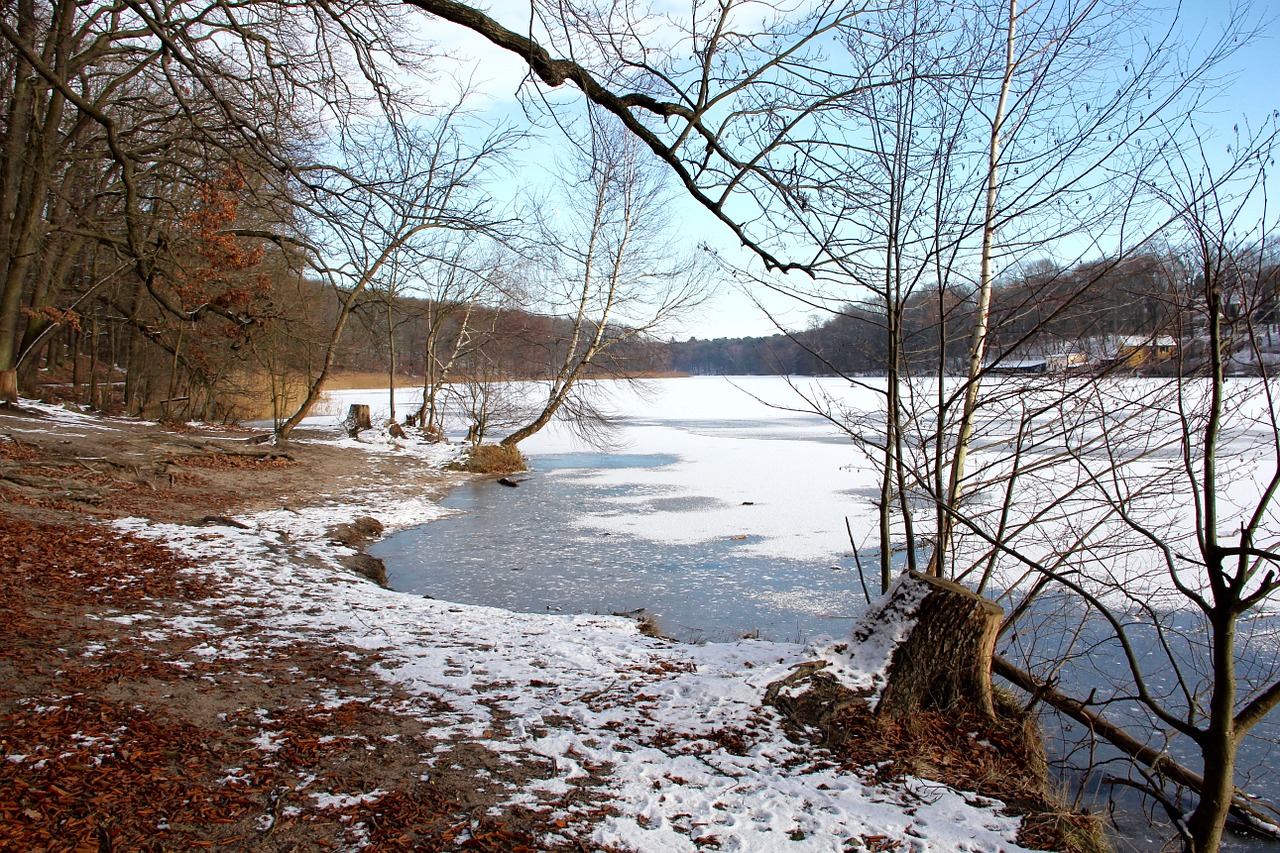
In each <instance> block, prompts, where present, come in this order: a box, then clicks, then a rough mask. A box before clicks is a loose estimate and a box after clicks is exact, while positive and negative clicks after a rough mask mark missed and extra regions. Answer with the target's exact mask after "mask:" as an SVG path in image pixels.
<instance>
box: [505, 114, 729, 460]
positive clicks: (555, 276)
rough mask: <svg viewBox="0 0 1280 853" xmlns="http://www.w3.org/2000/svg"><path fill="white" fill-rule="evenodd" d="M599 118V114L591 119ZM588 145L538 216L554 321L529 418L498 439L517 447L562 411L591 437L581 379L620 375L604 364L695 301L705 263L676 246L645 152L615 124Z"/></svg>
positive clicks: (600, 127)
mask: <svg viewBox="0 0 1280 853" xmlns="http://www.w3.org/2000/svg"><path fill="white" fill-rule="evenodd" d="M598 118H599V117H598ZM593 130H594V132H593V137H592V141H593V145H592V150H591V152H590V154H584V155H583V156H581V157H580V158H579V160H578V162H577V163H576V166H577V175H576V176H575V177H576V179H577V180H576V182H575V183H573V184H570V185H568V186H566V187H565V188H564V191H563V193H562V195H561V199H560V205H559V206H558V207H557V208H556V210H555V214H554V215H553V216H550V217H544V218H543V220H542V229H543V236H542V239H541V243H542V246H543V250H544V268H543V269H542V270H541V277H542V279H543V281H542V283H541V288H540V293H539V294H538V301H539V302H540V303H541V307H542V309H543V311H544V313H547V314H550V315H552V316H553V317H555V318H557V319H558V320H559V321H560V322H559V323H558V324H557V325H558V332H559V333H558V334H557V335H556V337H555V339H554V340H553V341H551V342H550V346H549V351H548V353H547V358H548V361H547V373H548V377H547V380H546V387H545V392H544V393H545V397H544V398H543V401H542V403H541V404H540V405H538V407H537V408H536V411H535V413H534V414H533V416H532V417H531V418H530V420H529V421H528V423H526V424H524V425H523V426H521V427H520V428H519V429H517V430H515V431H514V432H512V433H511V434H509V435H507V436H506V437H505V438H503V439H502V442H501V443H502V444H503V445H506V446H516V445H518V444H519V443H520V442H521V441H524V440H525V439H526V438H528V437H529V436H531V435H533V434H534V433H536V432H538V431H539V430H541V429H542V428H543V427H545V426H546V425H547V424H548V423H550V422H551V420H552V418H554V417H555V416H556V415H557V413H561V414H563V413H571V414H572V417H571V418H569V419H568V422H569V424H570V425H571V426H572V427H573V428H575V429H577V430H578V431H579V432H582V433H583V434H584V435H591V434H592V432H593V430H594V429H595V428H596V426H597V425H598V424H599V423H600V417H599V412H598V410H597V409H596V407H595V406H593V405H592V403H591V398H590V394H589V393H585V391H586V388H585V386H584V380H586V379H590V378H593V377H608V376H627V375H628V370H627V369H626V366H625V365H624V364H619V363H617V361H616V360H615V361H613V362H612V363H611V362H610V361H609V360H607V359H608V357H609V356H611V355H616V354H617V353H618V352H619V351H620V350H621V348H622V345H623V344H626V343H628V342H630V341H635V340H639V339H641V338H643V337H644V336H646V335H655V334H658V333H660V332H661V331H662V330H663V329H664V328H667V327H668V325H669V324H670V323H672V322H673V321H675V320H677V319H679V318H680V317H681V315H682V314H685V313H687V312H688V311H689V310H690V309H692V308H694V307H695V306H696V305H698V304H699V303H700V302H701V301H702V299H703V298H705V295H706V294H707V292H708V289H709V283H708V281H707V279H706V270H705V267H704V266H703V265H701V264H699V263H698V261H697V259H696V257H694V256H691V255H690V254H688V252H687V251H681V249H679V248H677V243H676V240H675V236H674V232H673V230H672V229H671V227H670V224H671V223H670V219H669V217H668V216H667V207H666V202H667V195H666V193H664V191H663V186H662V182H661V180H660V175H659V173H658V172H656V170H655V168H654V164H653V163H652V162H651V160H650V159H649V155H648V153H647V152H646V151H644V150H643V149H642V148H641V146H640V144H639V143H638V142H637V141H636V140H635V139H634V138H632V137H630V136H627V135H625V134H624V133H623V132H622V131H621V129H620V128H619V127H617V125H616V124H615V123H614V122H612V121H610V120H608V119H607V118H602V119H600V120H599V121H598V123H596V124H594V125H593Z"/></svg>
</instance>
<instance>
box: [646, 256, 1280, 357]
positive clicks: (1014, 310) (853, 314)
mask: <svg viewBox="0 0 1280 853" xmlns="http://www.w3.org/2000/svg"><path fill="white" fill-rule="evenodd" d="M1236 270H1237V273H1236V274H1235V275H1234V276H1233V277H1232V281H1231V282H1230V285H1229V286H1227V291H1228V293H1229V297H1228V299H1227V304H1226V306H1225V309H1224V311H1223V318H1222V320H1223V322H1224V324H1225V325H1226V329H1227V333H1228V334H1227V341H1228V348H1230V349H1233V350H1234V349H1238V348H1240V347H1243V346H1245V345H1253V344H1256V343H1257V341H1258V339H1259V335H1258V334H1255V333H1257V332H1266V331H1267V330H1268V329H1270V330H1271V338H1270V339H1269V340H1274V341H1275V344H1276V345H1277V346H1280V334H1278V333H1277V332H1276V323H1277V319H1278V315H1277V307H1278V306H1280V266H1278V265H1277V264H1276V263H1275V261H1274V260H1271V261H1265V262H1262V263H1259V264H1240V265H1239V266H1238V267H1237V268H1236ZM1202 280H1203V275H1202V273H1199V272H1197V270H1196V269H1195V268H1194V266H1192V265H1191V263H1189V259H1188V256H1187V255H1185V254H1181V253H1179V252H1177V251H1174V250H1169V251H1166V252H1163V253H1160V254H1155V253H1150V254H1142V255H1139V256H1136V257H1130V258H1124V259H1120V260H1112V261H1108V260H1099V261H1092V262H1089V263H1084V264H1078V265H1075V266H1072V267H1069V268H1066V269H1063V268H1059V267H1057V266H1056V265H1054V264H1052V263H1050V262H1047V261H1042V262H1040V263H1037V264H1033V265H1032V266H1031V268H1030V269H1029V270H1028V271H1026V272H1025V273H1022V274H1018V275H1007V276H1005V277H1004V278H1003V279H1002V280H1001V281H1000V282H998V283H997V284H996V286H995V287H994V288H993V291H992V304H991V337H990V341H989V344H988V346H989V350H988V355H987V363H988V365H989V366H991V367H993V368H994V369H996V370H999V369H1001V368H1005V369H1008V370H1016V369H1018V368H1019V367H1021V366H1025V365H1026V364H1027V363H1029V362H1035V361H1040V360H1044V359H1046V358H1047V359H1050V360H1052V359H1053V358H1055V357H1058V358H1059V359H1060V360H1061V362H1062V363H1064V364H1065V356H1067V355H1068V354H1072V355H1075V356H1078V357H1079V360H1078V361H1076V362H1074V364H1073V366H1084V365H1085V364H1092V365H1094V366H1101V365H1105V364H1109V363H1110V362H1112V361H1114V359H1115V358H1116V355H1117V353H1118V351H1119V350H1120V348H1121V347H1123V346H1124V345H1125V343H1126V342H1129V341H1139V342H1147V341H1152V342H1154V341H1156V340H1161V339H1172V340H1173V341H1174V342H1176V344H1177V347H1176V352H1177V353H1178V354H1184V355H1187V357H1188V358H1189V359H1192V361H1190V362H1182V360H1180V359H1177V360H1174V363H1173V364H1171V365H1170V368H1172V369H1176V368H1177V367H1178V366H1179V365H1181V367H1182V368H1184V369H1190V368H1192V367H1193V366H1194V363H1195V360H1198V361H1200V362H1202V361H1203V356H1204V345H1205V335H1206V333H1207V317H1198V318H1197V317H1194V316H1192V315H1189V314H1188V313H1187V312H1185V311H1183V310H1180V307H1179V306H1181V305H1183V304H1184V303H1185V301H1186V298H1185V297H1186V293H1187V292H1189V291H1192V290H1194V288H1196V287H1198V286H1202ZM975 310H976V302H975V300H974V298H973V293H972V292H962V291H957V290H954V289H953V290H948V291H943V292H942V294H941V296H940V295H939V293H937V292H931V293H919V294H916V295H913V296H909V297H908V298H906V299H905V300H903V302H902V304H901V305H900V306H899V313H900V317H901V322H900V327H899V328H900V333H901V345H900V347H901V349H900V353H901V355H902V357H903V361H904V365H905V366H906V368H907V369H911V370H914V371H915V372H917V373H923V374H924V375H936V374H937V373H938V372H939V370H940V369H941V370H942V371H943V372H947V373H959V372H961V371H962V370H963V368H964V360H965V357H966V356H967V355H968V351H969V346H970V336H969V330H970V329H971V328H972V326H973V319H974V313H975ZM887 320H888V312H887V311H886V310H885V308H884V306H879V305H867V304H855V303H846V304H844V305H843V306H841V307H840V308H838V309H836V310H833V311H831V312H829V314H828V315H827V316H826V317H825V319H822V320H821V321H820V322H819V321H816V320H815V322H813V323H811V324H810V326H809V327H808V328H806V329H802V330H799V331H795V332H787V333H783V332H779V333H778V334H776V335H769V336H764V337H744V338H718V339H714V340H700V339H698V338H690V339H688V340H686V341H681V342H672V343H671V344H670V345H669V346H668V348H667V361H666V367H667V368H668V369H669V370H671V371H674V372H677V373H689V374H694V375H744V374H764V375H771V374H781V375H800V376H826V375H833V374H842V375H883V374H884V373H885V372H886V371H887V370H888V368H889V358H888V345H887V342H888V327H889V324H888V322H887ZM1264 340H1265V338H1264ZM1133 366H1137V365H1133ZM1144 367H1146V368H1147V369H1148V370H1153V369H1156V366H1155V365H1151V364H1148V365H1144Z"/></svg>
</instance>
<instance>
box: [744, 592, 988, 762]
mask: <svg viewBox="0 0 1280 853" xmlns="http://www.w3.org/2000/svg"><path fill="white" fill-rule="evenodd" d="M1003 617H1004V611H1003V610H1002V609H1001V608H1000V606H999V605H997V604H996V603H995V602H993V601H990V600H989V599H986V598H983V597H981V596H979V595H975V594H974V593H972V592H970V591H969V590H967V589H965V588H964V587H962V586H959V585H957V584H954V583H951V582H950V581H944V580H940V579H939V578H935V577H931V576H927V575H921V574H918V573H916V572H907V573H906V574H903V575H902V576H901V577H899V578H898V580H897V581H896V582H895V583H894V585H893V587H892V588H891V589H890V591H889V593H888V595H886V596H884V597H882V598H881V599H880V600H879V601H878V602H877V603H876V604H875V605H874V606H873V607H872V608H871V609H870V610H869V611H868V612H867V615H866V617H864V619H863V621H862V623H861V624H860V625H859V626H858V627H857V628H856V629H855V630H854V632H853V634H852V635H851V637H850V639H849V648H848V652H847V654H848V656H849V658H850V663H851V664H852V666H853V668H854V669H856V670H861V671H864V672H865V671H867V670H875V669H876V668H877V667H879V666H882V665H883V666H884V676H883V681H882V682H881V686H880V691H879V692H880V696H879V699H878V700H876V704H875V707H874V708H873V709H872V710H873V712H874V713H875V715H876V716H878V717H880V718H882V719H888V720H894V719H899V718H901V717H905V716H909V715H911V714H913V713H915V712H916V711H918V710H932V711H940V712H951V711H956V710H958V709H959V708H961V707H964V708H965V709H967V710H972V711H974V712H976V713H978V714H980V715H982V716H984V717H986V718H987V719H989V720H990V719H994V717H995V708H994V707H993V702H992V696H991V659H992V656H993V654H994V651H995V642H996V635H997V633H998V632H999V630H1000V622H1001V620H1002V619H1003ZM829 663H830V662H829V661H827V660H817V661H809V662H806V663H804V664H802V665H801V666H800V667H799V668H798V669H797V670H796V671H795V672H793V673H792V674H790V675H788V676H787V677H786V678H785V679H782V680H781V681H778V682H775V683H774V684H771V685H770V686H769V688H768V690H767V691H766V693H765V701H766V702H769V703H770V704H773V705H774V706H776V707H777V708H778V709H779V710H780V711H782V713H783V714H785V715H786V716H787V717H789V718H790V719H792V720H793V721H795V722H796V723H798V724H800V725H801V726H814V727H816V728H818V729H819V730H821V731H823V732H824V733H825V735H826V739H827V741H828V742H829V743H838V742H839V741H840V740H841V738H842V736H843V733H842V732H841V731H839V718H840V712H841V711H842V710H843V709H844V708H846V707H848V706H849V705H850V704H851V703H857V702H861V703H863V704H867V703H868V701H869V698H870V697H871V696H873V695H874V686H868V687H866V688H865V689H862V692H855V691H853V690H851V689H849V688H846V687H844V686H843V685H842V684H841V683H840V682H839V681H838V680H837V679H836V678H833V677H832V676H831V674H830V673H827V672H824V670H825V669H827V668H828V667H829Z"/></svg>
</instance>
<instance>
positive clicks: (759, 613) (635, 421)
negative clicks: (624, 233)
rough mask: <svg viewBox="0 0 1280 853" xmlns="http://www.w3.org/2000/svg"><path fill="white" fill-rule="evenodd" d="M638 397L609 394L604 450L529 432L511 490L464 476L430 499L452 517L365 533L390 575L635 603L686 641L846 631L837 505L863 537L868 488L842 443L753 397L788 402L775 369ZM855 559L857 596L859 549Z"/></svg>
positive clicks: (593, 604)
mask: <svg viewBox="0 0 1280 853" xmlns="http://www.w3.org/2000/svg"><path fill="white" fill-rule="evenodd" d="M651 392H652V396H646V397H640V396H635V395H632V394H627V395H625V396H623V397H621V398H619V399H617V400H615V401H614V403H615V405H616V406H617V408H618V409H620V410H621V411H622V412H623V413H624V414H623V422H622V429H621V431H620V432H619V434H618V444H617V447H616V448H614V449H611V450H609V451H607V452H599V451H595V450H592V449H591V448H588V447H585V446H583V445H582V444H581V443H580V442H578V441H575V440H574V439H573V437H572V436H570V435H569V434H568V433H567V432H565V431H563V430H550V431H548V432H546V433H544V434H540V435H538V436H535V437H533V438H531V439H529V440H528V441H527V442H525V443H524V444H523V445H522V449H523V450H524V451H525V454H526V456H527V457H528V458H529V462H530V466H531V471H530V472H529V473H528V474H526V475H522V478H523V482H522V483H521V486H520V487H519V488H517V489H512V488H509V487H504V486H501V485H498V484H497V483H494V482H492V481H482V482H473V483H469V484H466V485H464V486H462V487H460V488H458V489H456V490H455V491H454V492H453V493H452V494H450V495H449V497H448V498H447V499H446V500H445V501H444V504H445V506H447V507H449V508H451V509H455V510H458V511H459V514H458V515H455V516H453V517H451V518H447V519H444V520H441V521H437V522H434V523H432V524H430V525H427V526H425V527H422V528H418V529H416V530H411V531H405V532H402V533H398V534H395V535H392V536H390V537H388V538H387V539H386V540H385V541H383V542H382V543H379V545H378V546H377V547H376V548H375V549H374V550H373V552H372V553H374V554H375V555H376V556H379V557H382V558H383V559H384V560H385V562H386V564H387V568H388V576H389V579H390V583H391V585H392V586H393V587H394V588H397V589H403V590H407V591H412V592H418V593H423V594H427V595H432V596H435V597H438V598H444V599H448V600H452V601H461V602H465V603H476V604H491V605H496V606H500V607H506V608H509V609H514V610H523V611H533V612H548V611H553V612H554V611H563V612H598V613H622V612H630V611H635V610H638V609H641V608H643V609H645V610H646V611H647V612H648V613H650V614H652V615H653V616H654V617H655V618H656V619H657V620H658V624H659V626H660V628H661V629H662V630H663V631H664V632H665V633H668V634H670V635H671V636H674V637H677V638H679V639H684V640H693V641H703V640H727V639H736V638H737V637H741V636H744V635H752V636H759V637H763V638H767V639H776V640H798V639H807V638H810V637H812V636H816V635H821V634H831V635H840V634H843V633H844V632H845V631H847V630H848V626H849V624H850V621H851V619H852V617H853V616H854V615H856V614H857V613H858V612H859V611H860V610H861V608H862V607H863V606H864V605H865V597H864V594H863V591H862V585H861V581H860V579H859V576H858V572H857V570H856V568H855V561H854V559H853V555H852V549H851V548H850V545H849V539H848V533H847V530H846V526H845V517H846V516H848V517H849V519H850V524H851V526H852V527H853V529H854V530H855V531H861V532H862V533H863V535H864V536H865V531H866V530H869V529H870V526H871V524H872V523H873V519H872V515H873V509H872V507H871V505H870V503H869V500H868V498H867V495H870V494H873V493H874V481H873V480H872V479H871V477H870V474H869V472H868V471H867V470H866V469H865V466H861V465H856V463H857V462H858V456H859V453H858V451H857V449H856V448H855V447H854V446H853V444H852V442H851V441H849V439H848V438H847V437H846V436H844V435H843V434H841V433H840V432H839V431H838V430H836V429H835V428H834V427H832V426H831V425H830V424H829V423H827V422H826V421H824V420H823V419H822V418H819V417H817V416H814V415H805V414H801V413H797V412H790V411H783V410H780V409H776V408H771V407H770V406H769V405H767V404H766V403H765V402H762V400H764V399H768V398H767V397H764V396H763V395H765V394H773V395H776V397H777V400H776V402H779V403H782V402H788V403H790V404H792V405H794V399H791V398H790V397H789V395H790V394H791V392H790V389H788V388H787V387H786V386H785V384H783V383H780V382H779V381H778V380H777V379H760V378H748V379H740V380H734V382H733V383H730V382H729V381H727V380H725V379H719V378H689V379H680V380H665V381H663V382H660V383H654V385H653V387H652V388H651ZM753 394H754V395H755V397H753V396H752V395H753ZM659 395H660V396H659ZM757 398H759V399H757ZM859 544H860V545H861V544H862V543H861V542H860V543H859ZM863 562H864V564H865V566H866V568H867V570H868V572H869V576H868V583H869V584H870V585H871V587H872V592H873V593H874V592H875V589H876V587H875V581H874V578H873V576H874V574H875V572H876V570H877V569H876V566H875V565H874V557H872V558H871V559H864V561H863Z"/></svg>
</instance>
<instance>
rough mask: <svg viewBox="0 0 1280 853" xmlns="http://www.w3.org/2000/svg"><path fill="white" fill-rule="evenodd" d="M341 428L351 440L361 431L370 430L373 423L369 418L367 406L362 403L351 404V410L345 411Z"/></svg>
mask: <svg viewBox="0 0 1280 853" xmlns="http://www.w3.org/2000/svg"><path fill="white" fill-rule="evenodd" d="M342 428H343V430H345V431H346V433H347V435H348V436H349V437H351V438H355V437H356V436H357V435H359V434H360V430H362V429H372V428H373V421H372V420H371V419H370V416H369V406H368V405H367V404H364V403H352V404H351V408H349V409H347V417H346V419H345V420H343V422H342Z"/></svg>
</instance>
